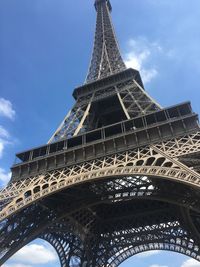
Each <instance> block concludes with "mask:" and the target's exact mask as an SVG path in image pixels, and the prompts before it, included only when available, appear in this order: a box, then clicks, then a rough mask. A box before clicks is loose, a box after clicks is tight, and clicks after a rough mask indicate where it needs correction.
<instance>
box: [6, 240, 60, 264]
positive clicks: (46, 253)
mask: <svg viewBox="0 0 200 267" xmlns="http://www.w3.org/2000/svg"><path fill="white" fill-rule="evenodd" d="M11 260H12V261H15V262H22V263H25V264H31V265H32V264H47V263H50V262H54V261H56V260H57V255H56V253H55V251H54V250H53V248H49V247H47V246H44V245H38V244H30V245H27V246H25V247H23V248H22V249H20V250H19V251H18V252H17V253H16V254H15V255H14V256H13V257H12V258H11ZM11 267H12V266H11Z"/></svg>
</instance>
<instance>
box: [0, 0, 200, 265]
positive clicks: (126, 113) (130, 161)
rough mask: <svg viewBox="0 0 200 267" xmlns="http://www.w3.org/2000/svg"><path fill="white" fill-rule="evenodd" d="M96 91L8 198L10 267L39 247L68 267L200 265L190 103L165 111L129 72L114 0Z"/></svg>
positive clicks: (196, 141) (0, 212)
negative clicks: (162, 256)
mask: <svg viewBox="0 0 200 267" xmlns="http://www.w3.org/2000/svg"><path fill="white" fill-rule="evenodd" d="M95 8H96V11H97V25H96V34H95V42H94V51H93V55H92V60H91V65H90V68H89V73H88V75H87V79H86V83H85V84H84V85H83V86H81V87H79V88H76V89H75V90H74V93H73V96H74V98H75V100H76V102H75V105H74V107H73V108H72V110H71V111H70V112H69V114H68V115H67V116H66V118H65V119H64V121H63V122H62V124H61V125H60V127H59V128H58V129H57V131H56V132H55V134H54V135H53V136H52V138H51V139H50V140H49V142H48V144H47V145H44V146H41V147H38V148H35V149H31V150H28V151H25V152H22V153H19V154H17V157H18V159H19V161H20V162H19V163H17V164H15V165H14V166H12V178H11V181H10V183H9V184H8V186H7V187H6V188H4V189H2V190H1V191H0V244H1V245H0V265H2V264H3V263H4V262H5V261H6V260H7V259H9V258H10V257H11V256H12V255H13V254H14V253H15V252H17V251H18V250H19V249H21V248H22V247H23V246H25V245H26V244H28V243H29V242H31V241H33V240H34V239H36V238H42V239H44V240H46V241H48V242H49V243H50V244H51V245H52V246H53V247H54V248H55V249H56V251H57V253H58V255H59V258H60V263H61V266H62V267H102V266H107V267H115V266H119V265H120V263H122V262H123V261H124V260H126V259H127V258H129V257H131V256H132V255H135V254H137V253H140V252H144V251H148V250H155V249H156V250H169V251H176V252H179V253H182V254H185V255H188V256H190V257H192V258H194V259H197V260H199V261H200V244H199V243H200V233H199V227H200V219H199V218H200V190H199V188H200V157H199V156H200V129H199V123H198V116H197V114H195V113H194V112H193V111H192V108H191V105H190V103H189V102H185V103H182V104H179V105H175V106H172V107H168V108H162V107H161V106H160V105H159V104H158V103H156V101H155V100H153V99H152V98H151V97H150V96H149V95H148V93H147V92H146V91H145V89H144V86H143V83H142V80H141V77H140V74H139V72H138V71H137V70H133V69H126V68H125V65H124V63H123V60H122V57H121V55H120V52H119V48H118V44H117V41H116V37H115V34H114V30H113V26H112V22H111V18H110V12H111V10H112V8H111V4H110V2H109V0H96V1H95Z"/></svg>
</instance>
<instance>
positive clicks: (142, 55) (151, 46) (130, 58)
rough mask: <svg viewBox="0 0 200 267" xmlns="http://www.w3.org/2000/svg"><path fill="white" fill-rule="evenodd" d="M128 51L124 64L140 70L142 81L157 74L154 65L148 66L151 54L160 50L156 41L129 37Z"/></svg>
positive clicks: (145, 81)
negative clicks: (151, 41)
mask: <svg viewBox="0 0 200 267" xmlns="http://www.w3.org/2000/svg"><path fill="white" fill-rule="evenodd" d="M128 50H129V51H128V52H127V53H126V54H125V64H126V66H127V67H128V68H133V69H136V70H138V71H140V73H141V76H142V79H143V82H144V83H148V82H150V81H151V80H152V79H153V78H155V77H156V76H157V75H158V71H157V69H156V68H155V67H149V66H148V65H149V62H150V61H151V59H152V57H153V55H154V54H155V53H156V54H158V53H160V52H162V48H161V46H160V45H159V44H157V43H150V42H148V41H147V40H146V39H142V38H140V39H137V40H134V39H131V40H129V42H128Z"/></svg>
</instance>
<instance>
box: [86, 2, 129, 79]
mask: <svg viewBox="0 0 200 267" xmlns="http://www.w3.org/2000/svg"><path fill="white" fill-rule="evenodd" d="M95 8H96V11H97V22H96V32H95V41H94V49H93V53H92V60H91V63H90V68H89V73H88V75H87V78H86V82H87V83H89V82H93V81H95V80H98V79H101V78H104V77H107V76H109V75H111V74H114V73H117V72H120V71H122V70H125V69H126V66H125V64H124V62H123V60H122V57H121V54H120V51H119V46H118V43H117V39H116V36H115V32H114V28H113V25H112V21H111V17H110V11H111V10H112V7H111V4H110V1H109V0H96V1H95Z"/></svg>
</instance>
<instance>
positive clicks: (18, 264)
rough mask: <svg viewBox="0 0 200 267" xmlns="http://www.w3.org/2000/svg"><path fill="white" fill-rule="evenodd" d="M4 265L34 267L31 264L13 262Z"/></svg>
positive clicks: (6, 266) (8, 266) (5, 266)
mask: <svg viewBox="0 0 200 267" xmlns="http://www.w3.org/2000/svg"><path fill="white" fill-rule="evenodd" d="M2 267H32V266H31V265H26V264H21V263H13V264H12V263H11V264H4V265H2Z"/></svg>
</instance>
